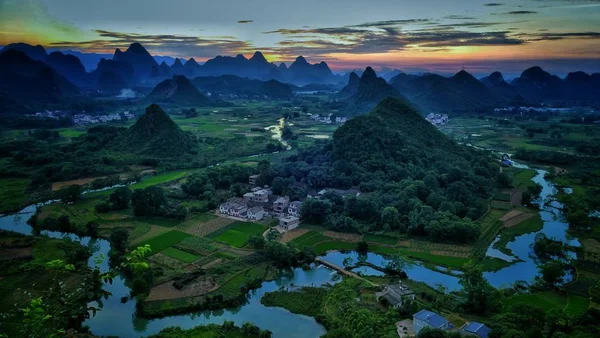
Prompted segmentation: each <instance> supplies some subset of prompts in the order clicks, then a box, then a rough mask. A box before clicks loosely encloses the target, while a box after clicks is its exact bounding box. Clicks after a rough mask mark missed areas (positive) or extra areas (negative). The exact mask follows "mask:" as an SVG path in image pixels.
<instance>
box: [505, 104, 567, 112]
mask: <svg viewBox="0 0 600 338" xmlns="http://www.w3.org/2000/svg"><path fill="white" fill-rule="evenodd" d="M572 110H573V109H572V108H550V107H527V106H520V107H515V106H509V107H503V108H494V112H495V113H533V112H535V113H567V112H570V111H572Z"/></svg>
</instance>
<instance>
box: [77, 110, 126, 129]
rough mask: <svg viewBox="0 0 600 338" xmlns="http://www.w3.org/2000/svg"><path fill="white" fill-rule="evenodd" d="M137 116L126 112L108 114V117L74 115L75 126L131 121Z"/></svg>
mask: <svg viewBox="0 0 600 338" xmlns="http://www.w3.org/2000/svg"><path fill="white" fill-rule="evenodd" d="M134 118H135V116H134V115H133V114H132V113H130V112H129V111H125V112H123V113H121V114H107V115H88V114H77V115H73V124H74V125H77V126H80V125H86V124H98V123H106V122H111V121H120V120H131V119H134Z"/></svg>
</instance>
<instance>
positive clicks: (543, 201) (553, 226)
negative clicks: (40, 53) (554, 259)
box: [484, 163, 580, 287]
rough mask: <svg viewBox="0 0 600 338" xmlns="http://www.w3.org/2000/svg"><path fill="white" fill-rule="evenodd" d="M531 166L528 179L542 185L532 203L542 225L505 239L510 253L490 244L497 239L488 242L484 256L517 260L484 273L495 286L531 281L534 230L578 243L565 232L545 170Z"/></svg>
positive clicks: (559, 206) (534, 270)
mask: <svg viewBox="0 0 600 338" xmlns="http://www.w3.org/2000/svg"><path fill="white" fill-rule="evenodd" d="M514 165H515V166H516V167H518V168H525V169H530V168H529V167H528V166H526V165H524V164H518V163H515V164H514ZM535 170H536V172H537V173H536V175H535V176H534V177H533V178H532V179H531V180H532V181H533V182H535V183H537V184H539V185H540V186H541V187H542V192H541V193H540V197H539V199H537V200H536V203H537V205H538V207H539V212H538V213H539V215H540V218H541V219H542V222H543V227H542V229H541V230H540V231H537V232H532V233H528V234H524V235H520V236H517V237H516V238H515V239H514V240H513V241H511V242H509V243H507V245H506V248H508V249H509V250H510V251H511V252H512V253H513V256H510V255H506V254H504V253H502V252H500V251H499V250H497V249H496V248H494V247H493V246H494V244H495V243H496V242H497V240H495V241H494V242H492V244H491V245H490V247H489V248H488V251H487V253H486V255H487V256H489V257H495V258H499V259H502V260H505V261H507V262H511V263H512V262H514V261H517V260H519V261H518V262H516V263H513V264H512V265H510V266H507V267H505V268H503V269H500V270H498V271H495V272H485V273H484V276H485V278H487V280H488V281H489V282H490V283H491V284H492V285H493V286H495V287H508V286H510V285H511V284H513V283H514V282H517V281H525V282H531V281H533V280H534V279H535V277H536V276H537V275H538V267H537V263H536V261H535V260H534V259H533V256H532V252H531V251H532V249H531V248H532V244H533V243H534V242H535V236H536V235H537V234H538V233H543V234H545V235H546V236H547V237H548V238H554V239H557V240H560V241H563V242H565V243H568V244H569V245H571V246H580V243H579V241H578V240H577V239H573V238H570V237H569V235H568V229H569V224H568V223H567V222H566V221H565V219H564V215H563V214H562V212H561V211H560V210H561V209H562V204H561V203H559V202H558V201H556V200H555V199H554V198H553V196H554V195H555V194H556V193H557V192H558V190H557V188H556V186H555V185H554V184H552V182H550V181H548V180H547V179H546V178H545V175H546V174H547V173H548V172H547V171H545V170H542V169H535Z"/></svg>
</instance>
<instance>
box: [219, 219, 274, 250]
mask: <svg viewBox="0 0 600 338" xmlns="http://www.w3.org/2000/svg"><path fill="white" fill-rule="evenodd" d="M265 230H267V227H266V226H264V225H262V224H260V223H251V222H241V221H236V222H233V223H231V224H229V225H228V226H226V227H224V228H221V229H219V230H217V231H215V232H213V233H211V234H210V235H208V237H209V238H213V239H214V240H216V241H219V242H221V243H225V244H229V245H231V246H234V247H236V248H241V247H243V246H245V245H246V243H247V242H248V239H249V238H250V236H251V235H261V234H262V233H263V232H264V231H265Z"/></svg>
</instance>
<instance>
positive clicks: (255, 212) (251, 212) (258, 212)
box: [246, 207, 266, 221]
mask: <svg viewBox="0 0 600 338" xmlns="http://www.w3.org/2000/svg"><path fill="white" fill-rule="evenodd" d="M265 216H266V212H265V209H263V207H253V208H250V209H248V212H247V214H246V217H247V218H248V219H249V220H253V221H260V220H261V219H263V218H265Z"/></svg>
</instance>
